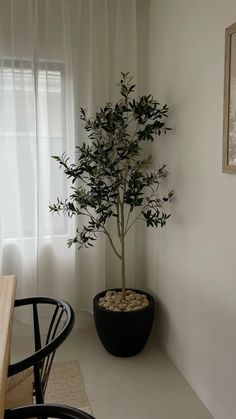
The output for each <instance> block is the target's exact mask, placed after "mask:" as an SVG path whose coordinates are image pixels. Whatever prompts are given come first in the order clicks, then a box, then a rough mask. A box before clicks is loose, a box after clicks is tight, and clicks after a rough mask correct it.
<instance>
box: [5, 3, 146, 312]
mask: <svg viewBox="0 0 236 419" xmlns="http://www.w3.org/2000/svg"><path fill="white" fill-rule="evenodd" d="M141 4H142V1H140V0H139V1H137V0H0V268H1V273H2V274H12V273H14V274H16V275H17V278H18V284H17V295H18V296H19V297H20V296H27V295H34V294H41V295H42V294H46V295H54V296H58V297H61V298H65V299H67V300H68V301H71V302H72V304H74V306H75V307H78V302H80V306H81V307H83V308H90V306H91V299H92V296H93V295H94V293H96V292H97V291H99V290H101V289H103V288H104V287H105V286H106V271H107V263H106V243H105V242H104V241H103V239H100V240H99V241H98V242H97V243H96V246H95V248H94V249H92V250H86V251H82V253H81V254H80V255H78V253H77V250H76V249H72V248H71V249H67V245H66V241H67V239H68V238H69V237H72V236H73V234H74V228H75V225H74V223H75V220H70V221H69V220H68V219H67V218H66V217H63V216H60V217H59V216H55V215H51V214H50V213H49V210H48V204H49V201H51V202H54V201H55V200H56V197H57V196H60V197H62V198H65V197H66V196H67V195H68V191H69V183H68V182H67V181H66V179H65V177H64V176H63V173H62V172H61V171H59V170H58V165H57V164H56V162H55V161H54V160H53V159H52V158H51V155H55V154H56V155H57V154H59V155H61V154H62V153H63V152H67V153H68V154H69V155H70V156H71V158H72V161H73V159H74V155H75V153H74V152H75V145H76V144H78V143H79V142H81V141H83V139H84V133H83V131H82V130H81V126H80V124H79V122H80V121H79V111H78V110H79V108H80V106H84V107H87V108H88V110H89V112H91V114H93V113H94V112H95V111H96V109H97V108H98V106H100V105H102V104H103V103H104V102H106V101H108V100H112V99H114V98H115V96H116V93H117V88H116V82H117V81H118V80H119V77H120V72H121V71H130V72H131V73H132V74H133V75H134V77H135V78H136V80H137V77H138V72H137V63H138V61H139V62H140V60H138V55H137V51H138V49H137V42H138V39H140V33H138V26H139V23H141V13H142V8H143V5H142V6H141ZM140 28H141V25H140ZM140 30H141V31H142V30H143V28H142V29H140ZM144 36H145V34H144ZM144 54H145V52H144ZM140 74H141V76H140ZM139 77H140V78H142V69H141V70H140V71H139Z"/></svg>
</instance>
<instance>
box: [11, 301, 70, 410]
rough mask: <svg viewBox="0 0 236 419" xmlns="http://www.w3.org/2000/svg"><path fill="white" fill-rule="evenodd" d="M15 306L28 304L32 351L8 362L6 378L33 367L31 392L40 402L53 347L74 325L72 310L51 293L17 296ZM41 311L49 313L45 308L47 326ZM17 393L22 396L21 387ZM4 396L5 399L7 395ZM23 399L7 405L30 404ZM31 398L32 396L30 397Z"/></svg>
mask: <svg viewBox="0 0 236 419" xmlns="http://www.w3.org/2000/svg"><path fill="white" fill-rule="evenodd" d="M18 307H29V308H30V309H31V311H32V317H33V340H34V352H33V353H32V354H30V355H29V356H26V357H25V358H24V359H22V360H20V361H18V362H15V363H12V364H10V365H9V369H8V377H9V378H8V381H9V380H10V381H11V380H12V381H16V382H17V376H18V375H19V376H21V375H22V372H25V371H27V370H30V371H32V374H33V396H34V397H35V402H36V403H37V404H43V403H44V395H45V391H46V387H47V383H48V379H49V374H50V370H51V366H52V362H53V358H54V355H55V352H56V349H57V348H58V347H59V346H60V345H61V344H62V343H63V342H64V340H65V339H66V338H67V336H68V335H69V333H70V332H71V330H72V328H73V325H74V321H75V316H74V312H73V309H72V307H71V306H70V304H68V303H67V302H65V301H63V300H58V299H54V298H50V297H31V298H24V299H20V300H16V301H15V308H16V309H17V308H18ZM42 311H43V314H45V313H46V314H47V316H48V315H49V313H48V312H50V317H49V320H48V321H47V322H46V323H47V327H46V330H45V327H42V322H43V321H44V320H45V319H44V317H45V316H42ZM47 318H48V317H47ZM9 387H11V386H9ZM31 390H32V386H31ZM23 393H24V392H23V391H22V396H24V394H23ZM17 394H18V395H20V396H21V391H20V388H19V389H18V391H17ZM7 396H8V393H7ZM6 399H7V400H8V398H7V397H6ZM25 400H27V402H25ZM25 400H21V401H20V402H19V401H18V402H17V403H15V404H14V403H13V404H11V402H10V405H9V403H7V407H15V406H18V405H25V404H29V402H28V400H29V399H25ZM32 401H33V398H32V399H31V402H32ZM31 402H30V403H31Z"/></svg>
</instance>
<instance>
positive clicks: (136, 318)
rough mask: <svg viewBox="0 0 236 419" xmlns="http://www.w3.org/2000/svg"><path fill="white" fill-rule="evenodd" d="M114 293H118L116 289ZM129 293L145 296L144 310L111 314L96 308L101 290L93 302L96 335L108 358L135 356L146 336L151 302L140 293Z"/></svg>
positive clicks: (138, 291)
mask: <svg viewBox="0 0 236 419" xmlns="http://www.w3.org/2000/svg"><path fill="white" fill-rule="evenodd" d="M115 291H121V289H120V288H119V289H118V288H116V289H115ZM133 291H135V292H137V293H141V294H145V295H146V296H147V298H148V300H149V302H150V304H149V305H148V306H147V307H144V308H142V309H141V310H135V311H127V312H125V311H111V310H106V309H105V308H103V307H101V306H99V305H98V301H99V298H100V297H103V296H104V295H105V294H106V291H103V292H101V293H99V294H97V295H96V296H95V297H94V299H93V313H94V321H95V326H96V329H97V333H98V336H99V338H100V340H101V342H102V344H103V346H104V347H105V349H106V350H107V351H108V352H109V353H110V354H112V355H115V356H120V357H128V356H133V355H136V354H138V353H139V352H140V351H141V350H142V349H143V347H144V345H145V344H146V342H147V340H148V337H149V335H150V332H151V329H152V324H153V318H154V299H153V297H152V296H151V295H150V294H148V293H147V292H144V291H142V290H137V289H133Z"/></svg>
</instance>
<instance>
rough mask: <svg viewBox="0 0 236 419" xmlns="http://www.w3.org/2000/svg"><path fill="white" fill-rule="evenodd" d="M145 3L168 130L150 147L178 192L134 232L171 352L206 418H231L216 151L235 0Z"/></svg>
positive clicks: (231, 249) (230, 291) (233, 342)
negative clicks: (162, 224)
mask: <svg viewBox="0 0 236 419" xmlns="http://www.w3.org/2000/svg"><path fill="white" fill-rule="evenodd" d="M150 6H151V8H150V59H149V64H150V69H149V77H150V86H149V90H150V92H152V93H153V95H154V96H158V98H159V99H160V101H161V102H167V103H168V105H169V106H170V107H171V113H170V118H169V123H170V125H171V126H172V127H173V131H172V133H171V134H170V135H168V136H167V137H166V138H162V141H161V142H160V143H159V144H156V145H154V146H153V153H154V154H155V159H156V161H157V162H158V161H160V162H162V161H165V162H166V163H168V168H169V171H170V173H171V175H170V177H169V180H168V183H169V184H170V185H171V186H172V187H173V188H174V190H175V196H176V197H175V202H174V204H173V210H172V213H173V216H172V219H171V221H170V223H169V225H168V226H167V227H166V228H165V229H163V230H155V231H154V230H151V229H149V230H147V232H146V237H145V239H144V240H143V239H142V248H143V249H146V250H145V252H144V254H143V261H144V262H143V266H142V268H143V269H142V271H143V273H145V271H146V274H147V278H148V284H147V285H148V288H149V289H150V290H151V291H152V292H153V293H154V294H155V296H156V297H157V298H158V300H159V308H158V316H157V318H158V321H157V326H156V328H157V329H158V336H159V338H161V340H162V343H163V344H164V346H165V348H166V350H167V352H168V353H169V355H170V357H171V358H172V359H173V360H174V362H175V363H176V365H177V366H178V367H179V369H180V370H181V371H182V373H183V374H184V376H185V377H186V379H187V380H188V382H189V383H190V384H191V385H192V387H193V388H194V390H195V391H196V393H197V394H198V395H199V397H200V398H201V400H202V401H203V402H204V403H205V405H206V406H207V407H208V409H209V410H210V412H211V413H212V415H213V416H214V418H216V419H235V418H236V240H235V238H236V175H229V174H223V173H222V171H221V156H222V129H223V125H222V121H223V113H222V112H223V77H224V30H225V28H226V27H227V26H229V25H230V24H231V23H233V22H234V21H236V2H235V0H224V1H223V0H198V1H196V0H151V5H150ZM145 231H146V230H145ZM142 234H143V232H142ZM139 239H140V236H139ZM139 252H140V247H139ZM139 269H140V266H138V265H137V270H139ZM140 282H141V279H140ZM158 325H159V326H160V327H158Z"/></svg>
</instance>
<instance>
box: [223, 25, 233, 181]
mask: <svg viewBox="0 0 236 419" xmlns="http://www.w3.org/2000/svg"><path fill="white" fill-rule="evenodd" d="M222 163H223V164H222V171H223V172H225V173H236V23H233V24H232V25H231V26H229V27H228V28H226V30H225V73H224V119H223V162H222Z"/></svg>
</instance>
